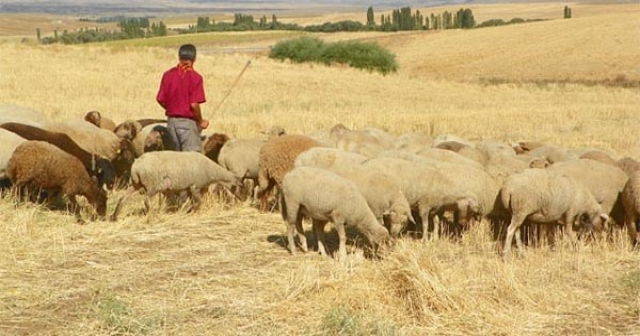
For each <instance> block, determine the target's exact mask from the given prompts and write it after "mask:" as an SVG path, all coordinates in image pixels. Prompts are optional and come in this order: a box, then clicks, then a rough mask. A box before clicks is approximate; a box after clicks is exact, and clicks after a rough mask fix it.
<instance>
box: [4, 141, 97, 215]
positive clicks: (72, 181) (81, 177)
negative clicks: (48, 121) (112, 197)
mask: <svg viewBox="0 0 640 336" xmlns="http://www.w3.org/2000/svg"><path fill="white" fill-rule="evenodd" d="M6 173H7V176H8V177H9V179H10V180H11V182H12V183H13V184H14V185H15V187H16V188H17V190H18V191H21V190H23V189H24V188H27V187H34V188H40V189H44V190H47V191H49V192H52V193H56V192H57V191H61V192H62V193H63V194H64V195H66V196H67V198H68V199H69V202H70V203H71V210H72V211H73V212H74V213H75V214H76V217H77V218H78V219H79V220H81V217H80V208H79V207H78V203H77V200H76V196H77V195H81V196H84V197H85V198H86V199H87V201H88V202H89V204H91V205H92V206H93V207H94V208H95V211H96V213H97V214H98V216H100V217H104V216H105V215H106V209H107V195H106V192H105V191H104V190H103V189H102V188H99V187H98V186H97V184H96V182H95V181H94V180H93V179H92V178H91V177H90V176H89V174H88V173H87V172H86V170H85V169H84V167H83V165H82V162H80V160H78V158H76V157H75V156H73V155H71V154H68V153H67V152H65V151H63V150H61V149H60V148H58V147H56V146H54V145H52V144H50V143H48V142H45V141H26V142H24V143H22V144H21V145H20V146H18V147H17V148H16V150H15V152H14V153H13V155H12V156H11V159H9V163H8V164H7V171H6Z"/></svg>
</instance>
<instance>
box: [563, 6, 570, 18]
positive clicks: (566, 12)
mask: <svg viewBox="0 0 640 336" xmlns="http://www.w3.org/2000/svg"><path fill="white" fill-rule="evenodd" d="M564 18H565V19H570V18H571V8H570V7H569V6H564Z"/></svg>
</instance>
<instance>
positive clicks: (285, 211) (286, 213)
mask: <svg viewBox="0 0 640 336" xmlns="http://www.w3.org/2000/svg"><path fill="white" fill-rule="evenodd" d="M282 198H283V201H282V204H283V206H282V208H281V211H282V218H283V219H284V220H285V223H286V224H287V241H288V248H289V252H291V254H292V255H295V254H296V244H295V241H294V240H293V231H294V230H295V228H296V225H297V222H298V221H300V223H302V214H300V204H298V203H291V204H289V203H287V202H286V200H285V199H284V196H282Z"/></svg>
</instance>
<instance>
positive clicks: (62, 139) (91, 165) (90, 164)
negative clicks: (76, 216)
mask: <svg viewBox="0 0 640 336" xmlns="http://www.w3.org/2000/svg"><path fill="white" fill-rule="evenodd" d="M0 128H1V129H5V130H7V131H11V132H13V133H15V134H17V135H19V136H20V137H22V138H24V139H27V140H38V141H46V142H48V143H51V144H52V145H54V146H56V147H58V148H60V149H62V150H63V151H65V152H67V153H69V154H71V155H73V156H75V157H76V158H78V159H79V160H80V162H82V164H83V165H84V167H85V169H86V171H87V172H88V173H89V174H90V175H91V176H96V177H97V180H98V186H99V187H102V186H103V185H106V186H107V187H108V188H112V187H113V184H114V182H115V169H114V167H113V164H112V163H111V161H109V160H107V159H104V158H101V157H99V156H96V155H93V154H91V153H89V152H88V151H85V150H84V149H82V148H80V146H78V144H77V143H75V141H73V140H72V139H71V138H70V137H69V136H68V135H66V134H64V133H59V132H50V131H47V130H44V129H41V128H38V127H35V126H31V125H26V124H19V123H4V124H2V125H0Z"/></svg>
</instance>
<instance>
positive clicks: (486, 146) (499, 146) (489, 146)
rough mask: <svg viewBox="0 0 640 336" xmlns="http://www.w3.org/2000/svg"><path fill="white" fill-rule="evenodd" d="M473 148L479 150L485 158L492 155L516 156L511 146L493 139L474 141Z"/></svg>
mask: <svg viewBox="0 0 640 336" xmlns="http://www.w3.org/2000/svg"><path fill="white" fill-rule="evenodd" d="M475 148H476V149H477V150H478V151H480V152H481V153H482V154H483V155H484V156H485V158H486V159H487V160H489V159H491V158H492V157H494V156H516V152H515V150H514V149H513V147H511V146H509V145H508V144H506V143H503V142H500V141H495V140H481V141H478V142H476V145H475Z"/></svg>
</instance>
